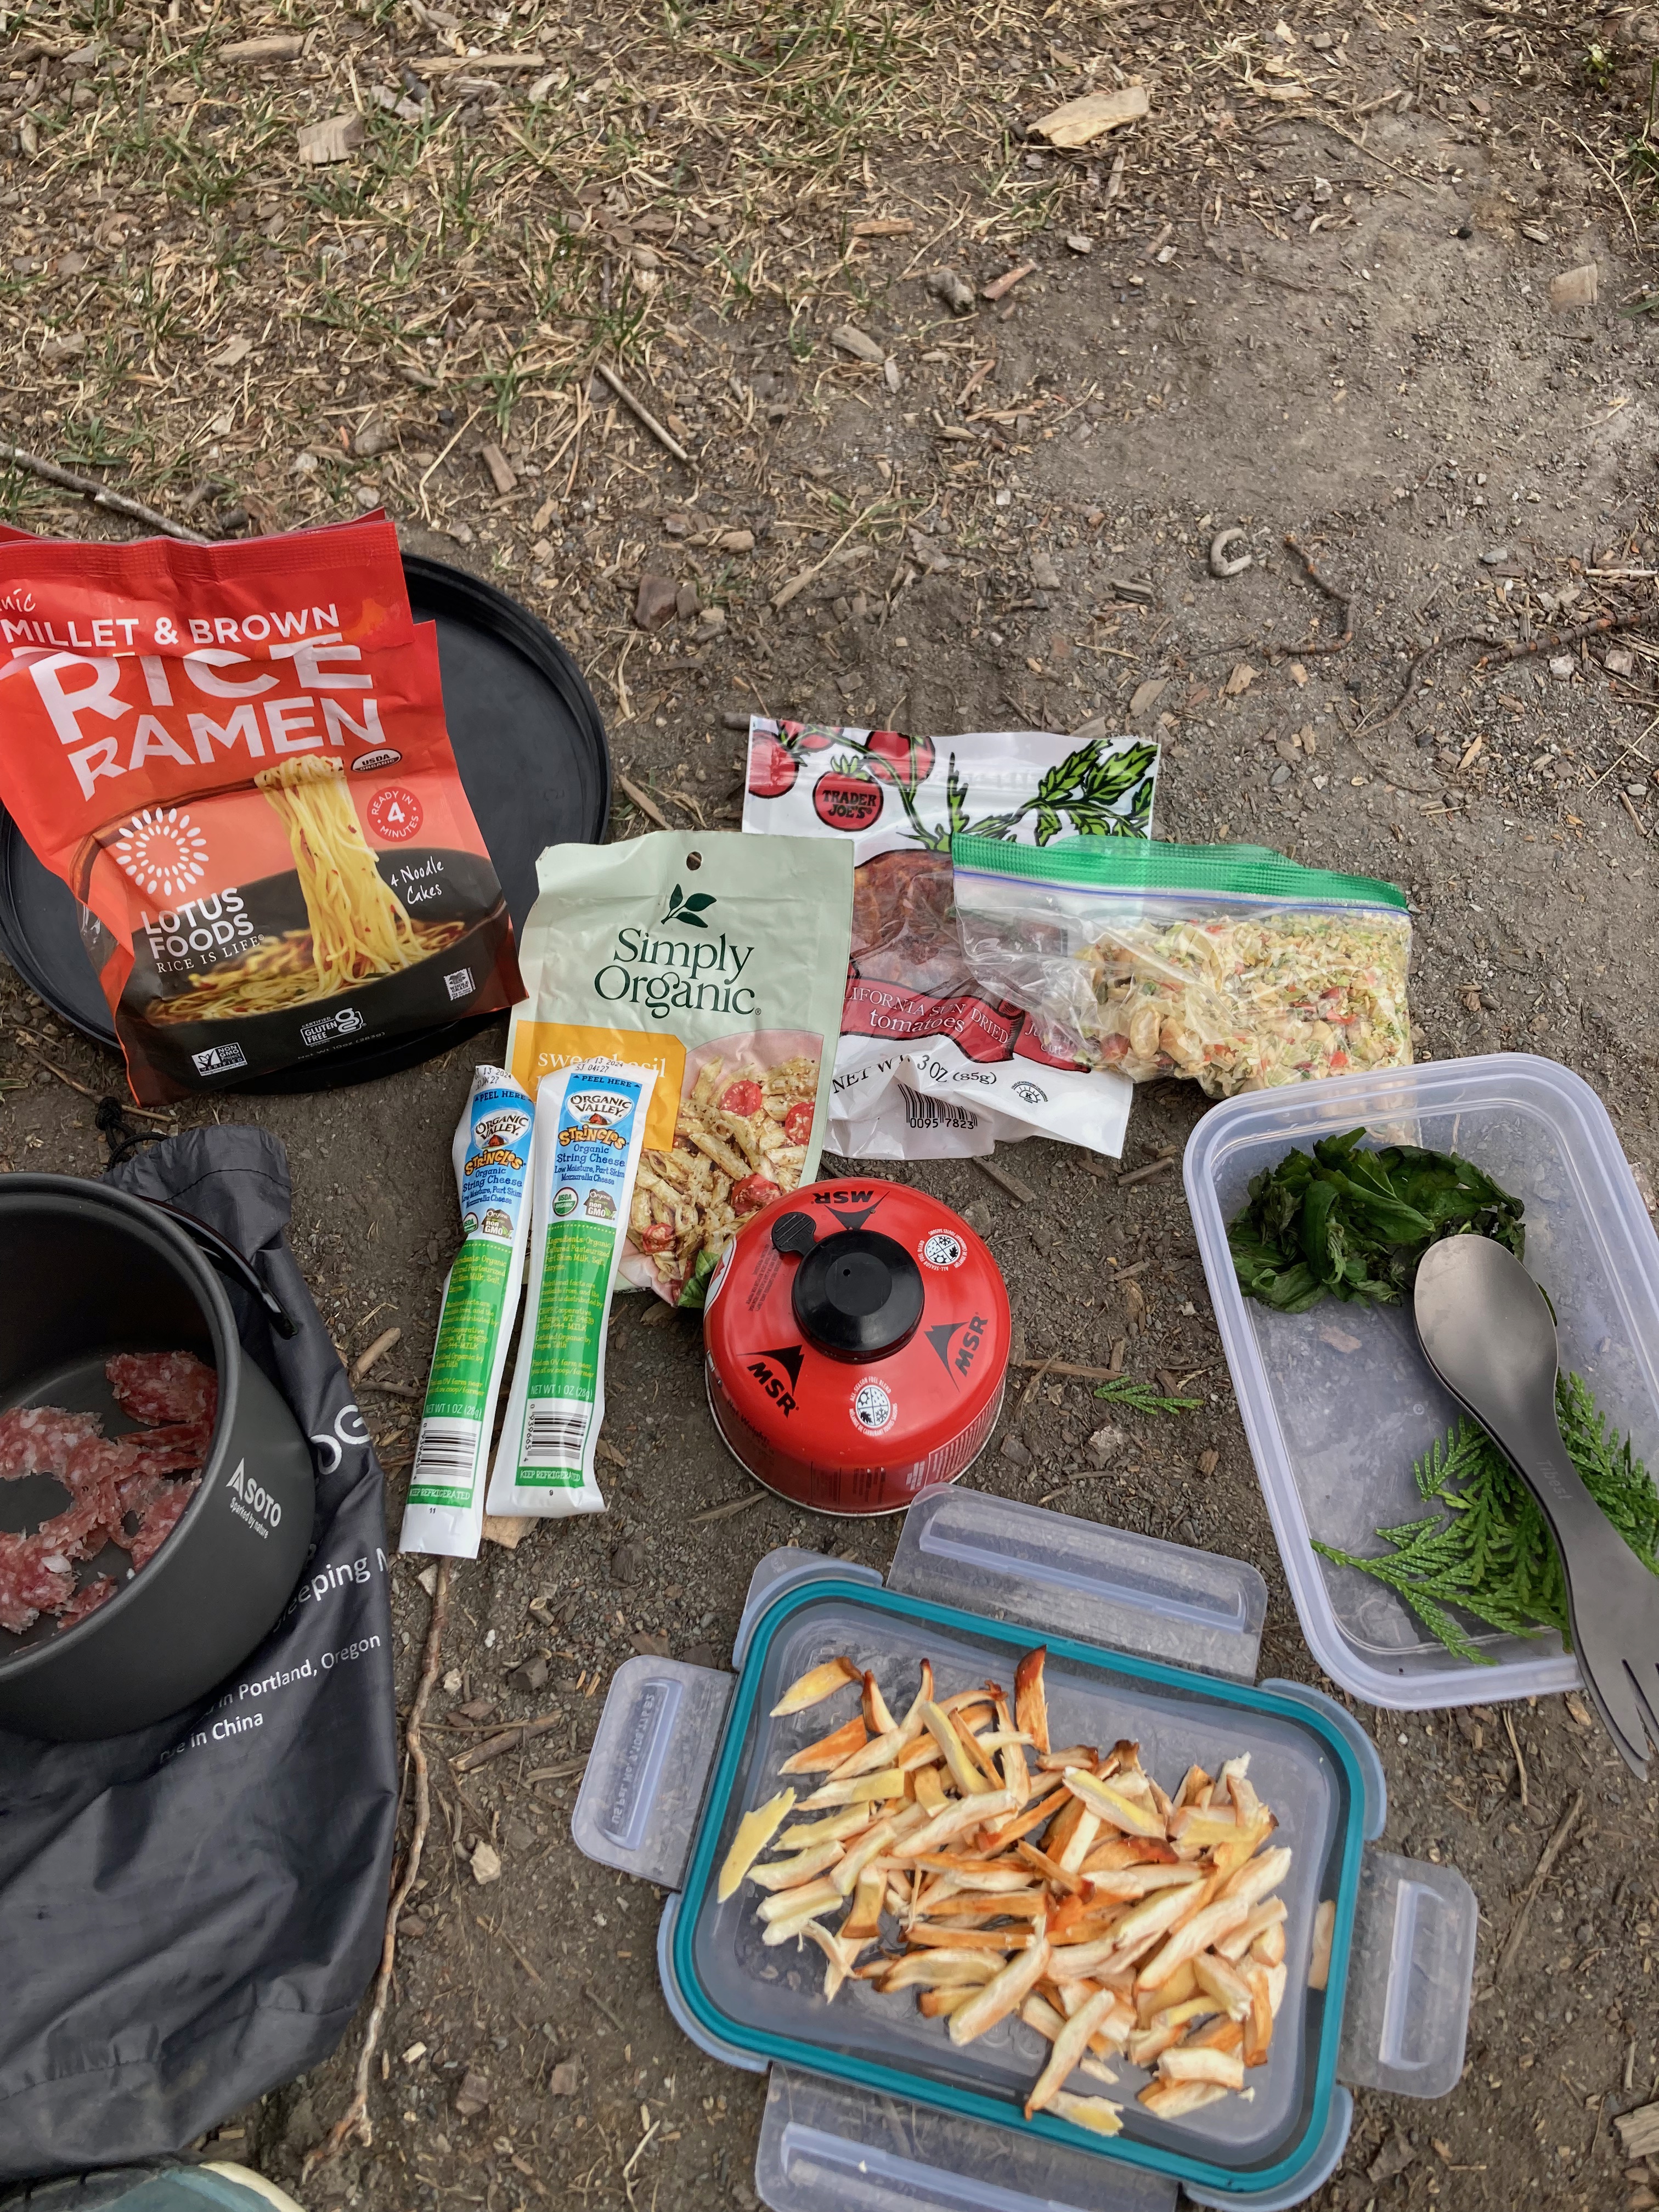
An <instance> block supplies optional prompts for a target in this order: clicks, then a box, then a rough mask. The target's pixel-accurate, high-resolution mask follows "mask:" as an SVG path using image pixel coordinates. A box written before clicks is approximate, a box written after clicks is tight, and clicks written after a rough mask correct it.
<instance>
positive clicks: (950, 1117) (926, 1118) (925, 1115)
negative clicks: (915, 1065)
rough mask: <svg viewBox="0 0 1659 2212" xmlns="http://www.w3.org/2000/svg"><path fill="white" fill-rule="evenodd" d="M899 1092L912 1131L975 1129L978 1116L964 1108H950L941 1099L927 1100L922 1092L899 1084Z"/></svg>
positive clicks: (977, 1123) (905, 1116) (977, 1124)
mask: <svg viewBox="0 0 1659 2212" xmlns="http://www.w3.org/2000/svg"><path fill="white" fill-rule="evenodd" d="M898 1087H899V1090H900V1092H901V1093H902V1097H903V1099H904V1118H905V1120H906V1121H908V1123H909V1125H910V1127H912V1128H913V1129H976V1128H978V1127H979V1116H978V1115H977V1114H973V1113H970V1112H969V1109H967V1107H965V1106H952V1105H951V1103H949V1101H948V1100H946V1099H943V1098H929V1097H927V1095H926V1094H925V1093H924V1092H922V1091H912V1090H911V1089H910V1087H909V1085H908V1084H904V1083H901V1084H900V1085H899V1086H898Z"/></svg>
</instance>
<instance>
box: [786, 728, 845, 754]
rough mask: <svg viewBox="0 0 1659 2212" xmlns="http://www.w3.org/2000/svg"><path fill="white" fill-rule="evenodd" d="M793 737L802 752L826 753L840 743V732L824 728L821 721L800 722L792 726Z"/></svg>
mask: <svg viewBox="0 0 1659 2212" xmlns="http://www.w3.org/2000/svg"><path fill="white" fill-rule="evenodd" d="M794 738H795V743H796V744H797V745H798V746H799V748H800V750H801V751H802V752H804V753H827V752H828V751H829V748H830V746H831V745H838V744H840V743H841V732H840V731H839V730H835V729H826V728H825V727H824V726H823V724H822V723H821V722H800V723H798V724H796V725H795V726H794Z"/></svg>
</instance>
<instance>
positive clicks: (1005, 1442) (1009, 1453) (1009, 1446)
mask: <svg viewBox="0 0 1659 2212" xmlns="http://www.w3.org/2000/svg"><path fill="white" fill-rule="evenodd" d="M1000 1449H1001V1453H1002V1456H1003V1458H1004V1459H1006V1460H1008V1461H1010V1462H1012V1465H1014V1466H1015V1467H1030V1464H1031V1455H1030V1452H1029V1451H1027V1449H1025V1446H1024V1444H1023V1443H1021V1442H1020V1440H1019V1438H1018V1437H1004V1438H1003V1439H1002V1443H1001V1447H1000Z"/></svg>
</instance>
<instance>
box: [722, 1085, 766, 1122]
mask: <svg viewBox="0 0 1659 2212" xmlns="http://www.w3.org/2000/svg"><path fill="white" fill-rule="evenodd" d="M760 1109H761V1087H760V1085H759V1084H758V1083H751V1082H750V1081H749V1080H748V1079H746V1078H744V1079H739V1080H738V1082H736V1083H728V1084H727V1085H726V1088H725V1090H724V1091H721V1093H720V1111H721V1112H722V1113H723V1114H738V1115H743V1116H744V1118H745V1119H747V1117H748V1116H749V1115H750V1114H758V1113H759V1112H760Z"/></svg>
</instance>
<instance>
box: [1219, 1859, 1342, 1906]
mask: <svg viewBox="0 0 1659 2212" xmlns="http://www.w3.org/2000/svg"><path fill="white" fill-rule="evenodd" d="M1290 1870H1291V1850H1290V1846H1289V1844H1276V1845H1275V1846H1274V1848H1273V1850H1270V1851H1263V1852H1262V1854H1261V1857H1259V1858H1255V1859H1252V1860H1250V1861H1249V1863H1248V1865H1245V1866H1242V1867H1240V1868H1239V1869H1238V1870H1237V1873H1235V1874H1233V1875H1230V1876H1229V1877H1228V1879H1227V1880H1226V1881H1225V1882H1224V1883H1223V1884H1222V1888H1221V1894H1222V1895H1223V1897H1228V1898H1242V1899H1243V1900H1244V1902H1245V1903H1246V1904H1247V1905H1250V1906H1252V1907H1254V1906H1255V1905H1260V1904H1261V1900H1262V1899H1263V1898H1264V1897H1267V1896H1269V1895H1270V1894H1271V1893H1272V1892H1273V1891H1274V1890H1276V1889H1277V1888H1278V1887H1279V1884H1280V1882H1282V1881H1284V1879H1285V1875H1287V1874H1288V1873H1289V1872H1290ZM1334 1909H1335V1908H1334V1907H1333V1908H1332V1910H1333V1911H1334Z"/></svg>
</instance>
